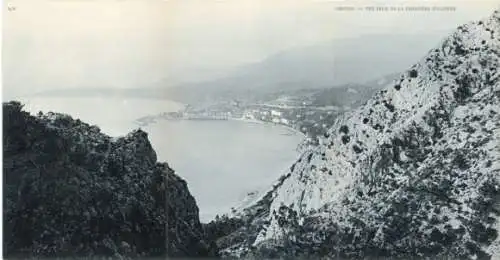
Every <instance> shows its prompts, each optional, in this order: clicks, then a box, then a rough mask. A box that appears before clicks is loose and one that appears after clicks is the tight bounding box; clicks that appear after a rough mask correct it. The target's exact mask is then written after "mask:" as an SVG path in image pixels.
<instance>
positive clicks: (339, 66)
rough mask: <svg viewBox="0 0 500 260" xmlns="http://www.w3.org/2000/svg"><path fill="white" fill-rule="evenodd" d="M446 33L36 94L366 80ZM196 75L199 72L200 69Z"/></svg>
mask: <svg viewBox="0 0 500 260" xmlns="http://www.w3.org/2000/svg"><path fill="white" fill-rule="evenodd" d="M441 38H442V34H441V33H438V32H436V33H432V34H426V35H404V36H401V35H365V36H362V37H358V38H349V39H339V40H335V41H332V42H329V43H325V44H319V45H314V46H309V47H302V48H294V49H290V50H285V51H282V52H280V53H277V54H275V55H272V56H270V57H268V58H266V59H264V60H263V61H261V62H257V63H253V64H247V65H242V66H240V67H236V68H235V69H233V70H232V71H231V72H228V73H226V75H225V76H220V75H219V77H218V78H216V79H206V80H202V81H197V82H191V83H184V84H178V83H175V82H171V81H169V80H165V81H163V82H159V83H157V84H155V85H154V86H151V87H150V88H137V89H134V88H131V89H110V88H106V87H85V88H83V87H82V88H75V89H54V90H50V91H44V92H42V93H36V94H37V95H52V96H53V95H57V96H95V95H104V96H110V95H112V96H131V97H144V98H168V99H173V100H177V101H181V102H185V103H198V102H207V101H208V102H212V101H214V100H221V99H224V100H227V99H239V98H252V97H254V98H259V97H262V96H265V95H268V94H270V93H275V92H280V91H295V90H300V89H325V88H332V87H336V86H341V85H345V84H351V83H353V84H360V83H365V82H366V81H370V80H373V79H379V78H381V77H385V75H389V74H393V73H394V72H396V71H399V70H400V69H401V68H405V67H408V66H410V65H411V63H412V62H413V61H414V60H416V59H417V58H418V57H419V53H422V52H424V51H425V50H427V49H429V48H430V47H431V46H432V44H433V43H434V42H436V41H437V40H439V39H441ZM388 46H390V48H388ZM193 78H196V75H194V76H193ZM205 78H206V77H205ZM172 84H176V85H172Z"/></svg>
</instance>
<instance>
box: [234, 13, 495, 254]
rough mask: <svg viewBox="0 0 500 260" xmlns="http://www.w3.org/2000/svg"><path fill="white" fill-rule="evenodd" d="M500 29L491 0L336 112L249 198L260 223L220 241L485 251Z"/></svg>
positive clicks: (490, 241) (296, 247) (303, 248)
mask: <svg viewBox="0 0 500 260" xmlns="http://www.w3.org/2000/svg"><path fill="white" fill-rule="evenodd" d="M499 33H500V19H498V11H496V12H495V13H494V14H493V16H490V17H488V18H486V19H483V20H481V21H478V22H471V23H468V24H465V25H462V26H459V27H458V28H457V30H456V31H455V32H454V33H452V34H451V35H450V36H449V37H447V38H446V39H444V40H443V41H442V42H441V44H440V45H439V46H437V48H434V49H432V50H431V51H430V52H429V53H428V54H427V55H426V56H425V57H424V58H423V59H421V60H420V61H419V62H418V63H416V64H415V65H413V66H411V67H410V68H408V69H407V70H406V71H405V72H404V73H401V74H400V77H399V79H397V80H395V81H394V82H392V83H391V84H389V85H388V86H387V87H386V88H385V89H383V90H381V91H379V92H378V93H376V94H375V95H374V96H373V97H372V98H371V99H370V100H368V101H367V102H366V103H365V104H364V105H363V106H361V107H359V108H358V109H356V110H354V111H352V112H349V113H346V114H345V115H343V116H341V117H339V118H338V119H337V120H336V122H335V123H334V125H333V126H332V128H331V129H330V130H329V131H328V133H327V134H326V135H325V136H326V137H325V138H324V139H322V140H321V141H320V145H319V147H317V148H314V149H311V150H309V151H306V152H305V153H304V154H303V155H302V156H301V157H300V158H299V159H298V161H297V162H296V163H295V164H294V166H292V167H291V169H290V171H289V172H287V173H286V174H285V175H284V177H283V180H282V182H281V183H280V184H279V185H276V186H275V187H274V188H273V189H272V190H271V191H269V196H267V195H266V196H264V197H263V199H261V200H260V201H259V202H257V203H256V204H255V205H253V206H250V207H249V208H247V209H246V212H259V216H258V217H257V216H255V215H252V213H250V215H248V214H242V216H243V218H250V219H253V221H252V223H253V224H251V226H252V229H254V230H258V232H256V234H255V235H251V236H246V240H244V241H245V242H243V243H238V244H236V245H232V247H231V248H228V249H227V250H226V252H227V253H228V254H230V255H231V254H233V255H235V254H236V255H237V254H240V253H242V252H243V253H245V252H246V253H248V252H250V253H251V254H257V255H259V254H261V253H262V252H267V253H265V254H264V255H266V254H269V252H273V253H274V254H285V255H288V256H290V255H291V256H301V255H309V256H310V255H316V256H321V257H324V256H330V257H332V256H337V257H338V256H341V257H367V256H369V257H370V256H371V257H374V256H376V257H391V256H392V257H410V256H413V257H414V256H422V257H425V256H448V257H456V258H457V257H458V258H464V257H467V258H468V257H471V258H473V257H479V258H481V257H484V256H488V255H490V254H493V253H494V252H493V251H492V250H493V249H492V248H493V247H494V245H495V243H497V242H495V241H496V239H497V237H498V235H497V229H496V223H497V215H498V213H500V211H499V210H500V208H498V209H497V208H496V207H497V206H495V205H496V203H499V202H500V196H499V195H498V194H499V193H498V192H499V187H500V185H499V180H498V171H499V170H500V168H499V166H500V165H499V164H498V163H496V162H498V161H500V158H499V153H498V143H499V140H498V128H499V123H498V122H499V121H500V117H499V114H500V108H499V107H500V104H499V99H500V96H499V93H500V83H499V71H498V69H497V68H499V67H500V34H499ZM262 212H265V213H262ZM237 233H238V232H235V234H237ZM283 247H286V248H287V252H283V251H280V249H279V248H283ZM252 248H253V249H252Z"/></svg>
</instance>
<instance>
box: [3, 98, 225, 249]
mask: <svg viewBox="0 0 500 260" xmlns="http://www.w3.org/2000/svg"><path fill="white" fill-rule="evenodd" d="M3 117H4V120H3V122H4V125H3V131H4V132H3V133H4V134H3V143H4V146H3V154H4V158H3V162H4V166H3V176H4V194H3V196H4V213H3V214H4V215H3V216H4V256H5V257H16V258H17V257H23V258H24V257H77V256H86V257H98V256H112V257H113V256H114V257H118V256H119V257H165V256H172V257H203V256H205V257H207V256H216V253H215V252H216V250H215V248H213V246H212V245H209V244H207V242H206V236H205V233H204V231H203V229H202V226H201V224H200V221H199V218H198V207H197V205H196V202H195V200H194V198H193V197H192V196H191V194H190V193H189V190H188V188H187V185H186V182H185V181H184V180H182V179H181V178H180V177H178V176H177V175H175V174H174V171H173V170H172V169H170V168H169V166H168V165H167V164H166V163H158V162H157V161H156V153H155V152H154V150H153V149H152V147H151V145H150V143H149V141H148V138H147V134H146V133H145V132H143V131H141V130H136V131H134V132H132V133H130V134H128V135H127V136H125V137H121V138H118V139H116V140H113V139H112V138H110V137H108V136H106V135H105V134H103V133H101V132H100V131H99V129H98V128H97V127H95V126H90V125H88V124H85V123H82V122H81V121H80V120H74V119H72V118H71V117H70V116H67V115H61V114H54V113H48V114H45V115H39V116H38V117H34V116H30V115H29V114H28V113H26V112H24V111H22V106H21V104H20V103H18V102H9V103H4V104H3Z"/></svg>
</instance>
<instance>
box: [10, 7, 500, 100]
mask: <svg viewBox="0 0 500 260" xmlns="http://www.w3.org/2000/svg"><path fill="white" fill-rule="evenodd" d="M353 3H356V5H357V6H360V7H366V6H383V5H386V6H428V7H429V6H451V7H454V8H455V11H434V12H432V11H431V12H425V11H420V12H418V11H413V12H410V11H408V12H383V11H381V12H376V11H341V10H338V7H339V6H354V4H353ZM499 3H500V2H499V1H498V0H497V1H490V0H476V1H473V0H470V1H452V0H447V1H431V0H421V1H416V0H413V1H363V0H356V1H350V2H349V1H339V0H335V1H326V0H300V1H294V0H287V1H284V0H273V1H269V0H267V1H265V0H4V1H3V5H4V6H3V11H2V16H3V34H2V36H3V44H2V53H3V55H2V72H3V93H4V95H6V94H7V96H12V95H14V96H15V95H21V94H25V93H32V92H36V91H41V90H46V89H55V88H81V87H113V88H129V87H147V86H150V85H152V84H154V83H155V82H159V81H162V82H165V79H166V82H169V81H170V82H172V84H174V83H176V82H181V81H189V80H202V79H205V78H210V77H216V76H220V75H223V74H224V72H226V71H228V70H230V69H232V68H234V67H236V66H239V65H242V64H245V63H252V62H257V61H260V60H263V59H265V58H266V57H268V56H270V55H272V54H274V53H277V52H280V51H282V50H286V49H293V48H297V47H302V46H309V45H315V44H320V43H324V42H328V41H331V40H332V39H337V38H347V37H357V36H360V35H363V34H368V33H370V34H378V33H391V34H408V33H411V34H419V33H424V32H428V31H433V30H435V31H449V30H452V29H453V28H456V27H457V26H458V25H459V24H462V23H465V22H467V21H470V20H476V19H480V18H482V17H485V16H487V15H489V14H491V13H492V12H493V10H494V9H495V8H498V7H499ZM14 8H15V9H14ZM9 9H11V11H9ZM12 9H14V10H12ZM409 51H411V50H409ZM166 87H168V86H166Z"/></svg>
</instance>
